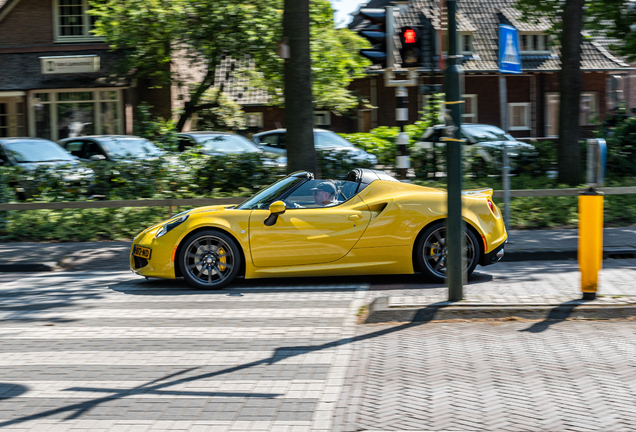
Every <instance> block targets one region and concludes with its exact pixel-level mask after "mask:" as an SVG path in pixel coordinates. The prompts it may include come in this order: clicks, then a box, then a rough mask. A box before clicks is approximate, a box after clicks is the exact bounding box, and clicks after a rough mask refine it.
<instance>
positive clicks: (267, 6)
mask: <svg viewBox="0 0 636 432" xmlns="http://www.w3.org/2000/svg"><path fill="white" fill-rule="evenodd" d="M91 8H92V9H91V13H92V14H93V15H95V16H96V17H97V18H98V19H97V20H96V24H95V30H94V33H95V34H96V35H97V36H101V37H103V38H104V39H105V41H106V42H107V43H108V44H109V45H110V46H111V47H112V48H114V49H122V50H125V52H126V55H125V58H124V59H123V60H122V62H121V63H120V64H119V68H120V69H119V71H120V72H121V73H125V74H129V75H134V76H135V77H138V78H142V77H143V78H151V79H152V82H153V84H154V85H155V86H158V87H159V86H167V85H172V84H179V85H186V84H188V82H187V81H186V79H187V77H185V76H183V74H182V73H179V72H178V71H176V70H175V68H174V67H169V66H174V65H175V64H176V63H177V61H178V60H185V61H186V62H187V64H188V65H189V71H188V72H193V73H192V74H193V75H198V76H195V79H194V81H193V83H190V84H191V88H190V91H189V93H190V95H189V96H190V97H189V100H188V101H187V102H186V103H185V106H184V109H183V111H182V112H181V114H180V116H179V120H178V122H177V129H178V130H181V129H182V128H183V126H184V124H185V122H186V120H187V119H188V118H190V117H191V116H192V115H193V114H194V113H197V112H199V111H201V110H206V109H211V108H218V107H219V106H220V105H221V104H222V100H221V99H220V98H221V95H222V94H223V93H224V90H226V89H223V88H219V91H217V92H212V93H211V92H209V91H208V90H209V89H210V88H212V87H214V85H215V78H216V74H217V71H218V70H219V65H220V64H221V62H222V61H224V59H226V58H228V57H231V58H232V59H235V60H237V64H238V68H237V69H236V70H234V71H233V74H234V75H235V76H237V77H245V78H248V79H249V80H250V84H249V85H250V86H255V87H260V88H264V89H266V90H268V92H269V94H270V95H271V103H272V104H278V105H280V104H282V103H284V98H283V92H282V90H281V89H283V88H284V87H283V80H282V77H283V65H284V62H283V60H282V59H280V58H279V57H278V55H277V53H276V47H277V44H276V43H277V42H278V41H280V40H282V15H283V13H282V0H250V1H249V2H245V1H243V0H96V1H91ZM310 12H311V25H312V34H315V35H318V34H319V35H320V38H314V39H312V41H311V56H312V57H311V58H312V70H313V76H312V79H313V82H314V101H315V103H314V106H315V108H324V109H330V110H334V111H336V112H340V113H343V112H346V111H347V110H349V109H351V108H352V107H354V106H356V105H357V103H358V99H357V97H356V96H355V95H353V94H352V93H351V92H350V91H349V90H347V86H348V84H349V83H350V82H351V81H352V80H353V79H354V78H357V77H360V76H362V75H363V71H364V67H365V66H366V65H367V63H366V60H364V59H360V58H359V56H358V55H357V47H358V46H363V45H364V43H365V41H363V40H362V39H361V38H358V37H357V36H355V35H353V34H352V32H350V31H349V30H346V31H345V32H342V31H340V30H336V29H335V26H334V23H333V10H332V9H331V6H330V4H329V2H328V0H313V1H312V4H311V9H310ZM347 32H348V33H347ZM356 38H357V39H359V40H356ZM356 45H357V46H356ZM210 96H212V97H210Z"/></svg>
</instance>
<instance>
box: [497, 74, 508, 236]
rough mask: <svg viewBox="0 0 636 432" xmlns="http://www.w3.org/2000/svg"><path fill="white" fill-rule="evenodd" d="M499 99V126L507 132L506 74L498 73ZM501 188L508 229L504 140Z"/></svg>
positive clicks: (506, 152) (506, 151)
mask: <svg viewBox="0 0 636 432" xmlns="http://www.w3.org/2000/svg"><path fill="white" fill-rule="evenodd" d="M499 100H500V107H501V128H502V129H503V130H504V132H506V133H507V132H508V88H507V87H506V75H504V74H499ZM502 153H503V172H502V175H503V189H504V225H506V229H507V230H509V229H510V159H509V158H508V149H507V146H506V142H505V141H504V145H503V149H502Z"/></svg>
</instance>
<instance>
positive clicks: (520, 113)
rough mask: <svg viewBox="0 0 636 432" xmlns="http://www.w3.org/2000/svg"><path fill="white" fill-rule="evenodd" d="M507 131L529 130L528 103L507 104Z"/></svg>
mask: <svg viewBox="0 0 636 432" xmlns="http://www.w3.org/2000/svg"><path fill="white" fill-rule="evenodd" d="M508 122H509V127H508V129H509V130H511V131H514V130H529V129H530V128H531V127H530V102H521V103H516V102H515V103H509V104H508Z"/></svg>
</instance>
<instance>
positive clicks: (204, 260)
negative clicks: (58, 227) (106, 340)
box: [130, 168, 507, 289]
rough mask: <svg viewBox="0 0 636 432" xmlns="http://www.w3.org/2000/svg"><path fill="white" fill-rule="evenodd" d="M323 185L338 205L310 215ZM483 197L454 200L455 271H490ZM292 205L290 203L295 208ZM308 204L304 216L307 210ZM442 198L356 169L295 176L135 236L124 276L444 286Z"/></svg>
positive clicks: (493, 216)
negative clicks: (405, 280)
mask: <svg viewBox="0 0 636 432" xmlns="http://www.w3.org/2000/svg"><path fill="white" fill-rule="evenodd" d="M325 183H331V184H332V185H333V186H332V187H331V188H330V190H331V191H332V192H331V193H332V194H333V195H334V196H336V197H337V198H338V202H337V203H336V204H334V205H325V206H319V207H316V206H315V205H314V204H316V203H315V199H314V198H313V195H314V194H316V192H317V191H318V189H321V190H323V191H324V190H326V188H323V186H324V184H325ZM492 195H493V190H492V189H489V188H484V189H476V190H471V191H464V192H463V194H462V201H463V204H464V207H463V208H464V209H465V211H464V213H463V218H464V220H465V221H466V228H465V230H464V241H465V248H464V251H465V252H466V255H465V257H464V258H465V259H464V260H463V271H464V273H466V274H467V275H470V274H471V273H472V272H473V270H474V269H475V267H476V266H477V264H480V265H482V266H486V265H490V264H494V263H496V262H497V261H499V260H500V259H501V258H502V257H503V248H504V244H505V242H506V239H507V233H506V228H505V226H504V221H503V216H502V214H501V212H500V211H499V208H498V207H497V205H495V203H493V201H492ZM295 204H300V207H297V206H296V205H295ZM312 205H314V206H313V207H310V206H312ZM446 207H447V206H446V191H445V190H441V189H434V188H430V187H424V186H418V185H414V184H409V183H402V182H399V181H397V180H396V179H394V178H393V177H391V176H389V175H388V174H386V173H385V172H382V171H376V170H370V169H361V168H357V169H354V170H352V171H350V172H349V173H348V174H347V176H346V178H345V180H341V181H329V182H326V181H323V180H317V179H314V176H313V174H311V173H309V172H306V171H299V172H295V173H293V174H290V175H288V176H287V177H284V178H283V179H281V180H279V181H278V182H276V183H274V184H272V185H271V186H269V187H267V188H265V189H263V190H262V191H260V192H258V193H257V194H256V195H254V196H252V197H251V198H249V199H247V200H246V201H244V202H243V203H241V204H239V205H236V206H227V205H219V206H208V207H199V208H195V209H192V210H188V211H185V212H182V213H179V214H177V215H175V216H173V217H171V218H170V219H167V220H165V221H163V222H159V223H157V224H155V225H153V226H151V227H149V228H147V229H144V230H143V231H141V233H140V234H139V235H137V237H135V239H134V240H133V244H132V247H131V250H130V268H131V270H132V271H133V272H134V273H136V274H138V275H140V276H145V277H157V278H167V279H174V278H176V277H184V278H185V279H186V281H187V282H188V283H190V284H191V285H192V286H194V287H196V288H201V289H219V288H222V287H224V286H226V285H227V284H229V283H231V282H232V281H233V280H234V279H235V278H236V277H237V276H241V275H243V276H244V277H245V279H256V278H271V277H299V276H345V275H356V276H357V275H372V274H412V273H414V272H422V273H424V274H425V275H426V276H428V277H429V278H431V279H434V280H437V281H441V280H444V279H445V278H446V252H447V250H446V249H447V248H446V226H445V218H446Z"/></svg>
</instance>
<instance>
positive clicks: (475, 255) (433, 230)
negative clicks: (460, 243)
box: [415, 222, 480, 282]
mask: <svg viewBox="0 0 636 432" xmlns="http://www.w3.org/2000/svg"><path fill="white" fill-rule="evenodd" d="M464 241H465V245H466V247H465V249H464V257H463V263H462V264H463V271H464V273H466V274H467V276H470V275H471V274H472V272H473V270H475V267H476V266H477V263H479V256H480V248H479V243H478V242H477V238H476V237H475V235H474V234H473V233H472V232H471V231H470V230H469V229H467V230H464ZM446 243H447V242H446V226H445V224H444V222H437V223H434V224H433V225H431V226H429V227H428V228H426V230H425V231H424V232H423V233H422V235H421V236H420V237H419V239H418V241H417V244H416V245H415V262H416V264H417V266H418V267H419V269H420V271H421V272H422V273H423V274H424V275H425V276H426V277H428V278H430V279H433V280H435V281H438V282H442V281H444V280H445V279H446V271H447V267H446V264H447V263H446V258H447V253H448V247H447V244H446Z"/></svg>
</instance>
